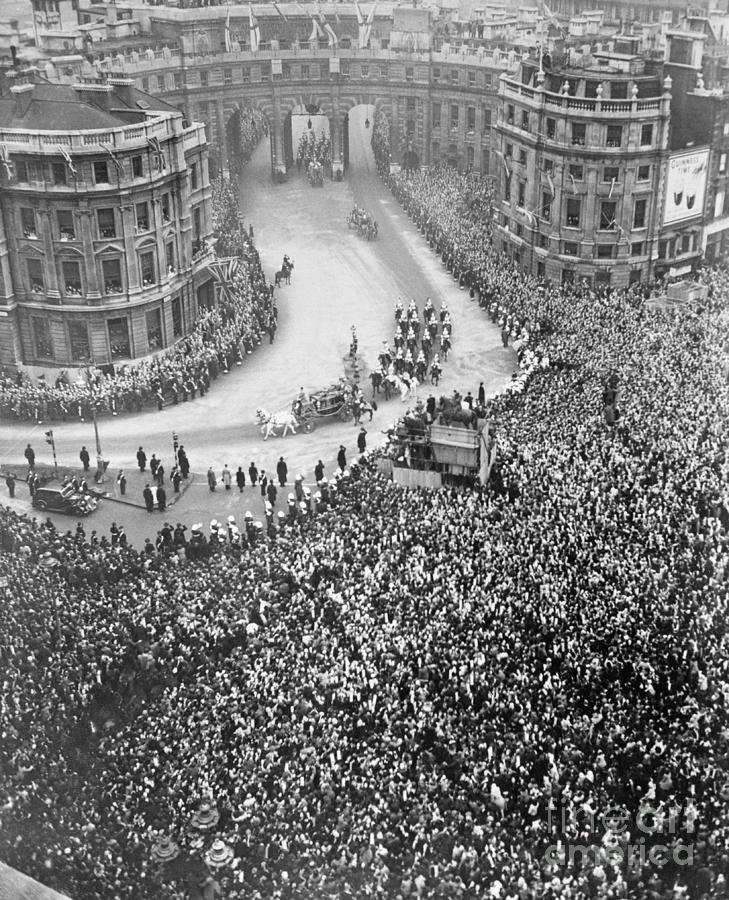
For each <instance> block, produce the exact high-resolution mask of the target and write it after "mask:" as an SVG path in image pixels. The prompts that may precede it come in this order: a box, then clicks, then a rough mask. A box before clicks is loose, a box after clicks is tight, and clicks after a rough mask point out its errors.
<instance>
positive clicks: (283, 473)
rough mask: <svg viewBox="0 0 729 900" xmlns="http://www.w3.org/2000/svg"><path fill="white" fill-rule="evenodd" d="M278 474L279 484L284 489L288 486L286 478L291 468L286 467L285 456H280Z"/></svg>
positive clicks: (277, 467)
mask: <svg viewBox="0 0 729 900" xmlns="http://www.w3.org/2000/svg"><path fill="white" fill-rule="evenodd" d="M276 474H277V475H278V483H279V485H280V486H281V487H284V486H285V484H286V478H287V477H288V474H289V467H288V466H287V465H286V461H285V460H284V458H283V456H279V458H278V462H277V463H276Z"/></svg>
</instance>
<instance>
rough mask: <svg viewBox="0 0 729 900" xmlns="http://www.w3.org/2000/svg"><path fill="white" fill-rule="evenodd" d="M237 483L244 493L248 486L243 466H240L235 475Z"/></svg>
mask: <svg viewBox="0 0 729 900" xmlns="http://www.w3.org/2000/svg"><path fill="white" fill-rule="evenodd" d="M235 483H236V484H237V485H238V490H239V491H240V492H241V494H242V493H243V488H244V487H245V486H246V473H245V472H244V471H243V467H242V466H238V471H237V472H236V473H235Z"/></svg>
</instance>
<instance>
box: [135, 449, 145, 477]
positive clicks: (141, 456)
mask: <svg viewBox="0 0 729 900" xmlns="http://www.w3.org/2000/svg"><path fill="white" fill-rule="evenodd" d="M137 465H138V466H139V471H140V472H144V470H145V469H146V468H147V454H146V453H145V452H144V450H142V448H141V447H140V448H139V450H137Z"/></svg>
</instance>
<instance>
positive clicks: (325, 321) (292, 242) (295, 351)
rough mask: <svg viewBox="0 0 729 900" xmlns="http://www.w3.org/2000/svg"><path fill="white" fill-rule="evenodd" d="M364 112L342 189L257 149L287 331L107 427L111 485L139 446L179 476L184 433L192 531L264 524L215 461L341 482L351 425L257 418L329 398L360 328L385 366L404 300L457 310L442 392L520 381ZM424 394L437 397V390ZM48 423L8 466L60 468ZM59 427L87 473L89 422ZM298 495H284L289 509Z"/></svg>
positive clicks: (256, 212) (103, 431) (368, 357)
mask: <svg viewBox="0 0 729 900" xmlns="http://www.w3.org/2000/svg"><path fill="white" fill-rule="evenodd" d="M364 117H365V108H364V107H359V108H355V109H354V110H353V111H352V113H351V114H350V122H351V123H352V125H351V129H350V143H349V146H350V162H351V167H350V171H349V172H348V174H347V177H346V178H345V180H344V182H342V183H340V184H337V183H334V182H331V181H326V182H325V184H324V187H323V188H318V187H317V188H314V187H311V186H310V185H309V183H308V181H307V180H306V179H305V177H304V175H303V174H301V175H297V173H296V171H295V169H294V171H293V172H292V173H290V176H289V180H288V182H287V183H286V184H284V185H279V186H275V185H273V184H272V182H271V178H270V153H269V146H268V143H267V142H264V143H262V144H261V145H260V146H259V148H258V150H257V151H256V153H255V155H254V158H253V159H252V160H251V162H250V163H249V165H248V166H247V167H246V169H245V172H244V176H243V178H242V179H241V195H242V211H243V217H244V220H245V222H246V223H248V222H251V223H252V224H253V227H254V231H255V241H256V245H257V247H258V249H259V251H260V253H261V257H262V260H263V263H264V268H265V270H266V272H267V273H268V274H269V277H270V278H271V279H273V273H274V272H275V270H276V269H278V268H279V267H280V263H281V260H282V257H283V254H284V253H288V254H289V256H291V257H292V258H293V260H294V262H295V269H294V272H293V275H292V283H291V285H290V286H288V287H282V288H280V289H277V291H276V299H277V304H278V307H279V323H278V324H279V328H278V332H277V334H276V341H275V343H274V344H272V345H269V344H268V343H266V344H265V345H262V346H260V347H259V348H257V349H256V351H255V352H254V353H253V354H252V355H250V356H249V357H248V358H247V359H246V360H245V362H244V363H243V365H242V366H240V367H237V368H236V369H235V370H234V371H232V372H231V373H230V374H228V375H221V376H220V377H219V378H218V380H217V381H216V382H214V383H213V386H212V388H211V390H210V392H209V393H208V394H207V395H206V396H205V397H204V398H198V399H197V400H195V401H192V402H190V403H186V404H181V405H179V406H176V407H169V408H167V409H165V410H163V411H162V412H155V411H150V412H145V413H142V414H140V415H133V416H126V415H125V416H119V417H118V418H113V419H112V418H108V417H104V418H102V419H100V421H99V431H100V436H101V443H102V449H103V453H104V456H105V458H107V459H109V461H110V464H109V475H111V476H112V478H113V477H115V475H116V472H117V471H118V469H119V468H124V469H125V470H133V469H134V468H135V465H136V461H135V453H136V450H137V447H138V446H139V445H140V444H141V445H142V446H144V448H145V450H146V452H147V455H148V456H151V454H152V453H153V452H154V453H156V454H157V456H158V457H159V458H161V459H162V460H163V463H164V465H165V467H166V469H167V471H168V472H169V470H170V469H171V468H172V440H171V434H172V431H173V430H174V431H176V432H177V433H178V434H179V436H180V440H181V442H182V443H183V444H184V446H185V449H186V450H187V453H188V456H189V458H190V462H191V465H192V469H193V473H194V484H193V485H192V486H191V487H190V489H189V490H188V491H187V492H186V493H185V495H184V496H183V497H182V499H181V500H180V501H179V503H178V504H177V506H175V507H174V509H173V510H170V511H169V516H165V518H169V519H171V520H173V521H178V520H179V521H183V522H186V523H188V524H190V523H191V522H193V521H196V520H201V521H205V520H209V519H210V518H212V517H217V518H220V517H221V516H222V517H225V516H227V515H228V514H231V513H232V514H234V515H236V516H242V515H243V513H244V512H245V510H246V509H248V508H251V509H252V511H253V512H254V515H256V516H257V517H260V515H261V513H262V508H263V506H262V502H261V498H260V495H259V493H258V492H257V491H256V492H255V493H254V492H253V491H252V490H251V489H250V488H247V489H246V492H245V493H244V495H242V496H241V495H239V494H238V492H237V490H235V489H234V491H232V492H230V494H228V495H225V494H222V493H221V492H220V487H219V488H218V491H217V492H216V494H210V493H209V491H208V490H207V487H206V485H205V473H206V471H207V468H208V466H213V468H214V469H215V471H216V473H218V476H219V473H220V470H221V469H222V467H223V465H224V464H226V463H227V464H228V466H229V468H230V469H232V470H233V471H235V469H236V468H237V467H238V466H239V465H242V466H243V469H244V470H245V471H246V472H247V469H248V465H249V464H250V462H251V461H252V460H254V461H255V462H256V465H257V466H258V468H259V469H261V468H265V469H268V470H270V471H272V470H275V464H276V460H277V459H278V457H279V455H283V456H284V457H285V458H286V460H287V462H288V466H289V473H290V482H291V483H292V482H293V478H294V477H295V475H296V474H297V473H298V472H301V473H302V474H304V476H305V480H306V482H312V481H313V467H314V465H315V464H316V461H317V460H318V459H320V458H321V459H322V460H323V461H324V464H325V467H326V471H327V473H331V471H332V470H333V468H334V465H335V457H336V454H337V450H338V448H339V445H340V444H344V445H345V446H346V447H347V452H348V456H349V458H350V459H352V458H353V457H354V456H355V455H356V445H355V437H356V434H357V430H358V429H356V428H354V427H353V425H352V423H351V422H350V423H347V424H343V423H341V422H338V421H335V422H325V423H322V424H321V425H320V426H319V427H317V429H316V430H315V431H314V432H313V433H312V434H309V435H306V434H303V433H300V434H297V435H289V436H287V437H286V438H284V439H281V438H277V439H274V438H271V439H269V441H267V442H265V443H264V441H263V438H262V436H261V433H260V430H259V429H258V427H257V426H256V424H255V411H256V408H257V407H259V406H260V407H265V408H266V409H268V410H270V411H279V410H284V409H289V408H290V406H291V402H292V401H293V399H294V398H295V396H296V394H297V393H298V391H299V387H300V386H303V387H304V388H305V389H307V390H311V391H314V390H318V389H321V388H325V387H327V386H328V385H330V384H331V383H332V382H334V381H336V380H337V379H338V378H339V377H340V376H341V375H343V374H344V358H345V357H346V355H347V352H348V349H349V343H350V339H351V330H350V329H351V326H352V325H355V326H356V328H357V335H358V339H359V350H360V354H361V356H362V358H363V360H364V364H365V366H366V367H367V371H369V369H370V368H371V367H373V366H374V365H376V363H377V354H378V352H379V350H380V348H381V346H382V342H383V340H385V339H387V340H390V341H391V339H392V335H393V326H394V316H393V312H394V306H395V303H396V301H397V299H398V297H400V298H402V299H403V301H404V302H405V303H407V302H408V301H409V299H410V298H411V297H414V298H415V299H416V301H418V303H419V305H420V306H421V307H422V305H423V303H424V301H425V298H426V297H428V296H429V297H430V298H431V299H432V300H433V303H434V304H435V305H436V307H438V306H439V305H440V303H441V300H442V299H445V300H446V302H447V303H448V306H449V308H450V310H451V318H452V320H453V325H454V328H453V337H454V349H453V351H452V353H451V355H450V356H449V358H448V362H447V363H446V365H445V367H444V377H443V379H442V381H441V384H440V387H439V388H438V390H437V394H441V393H450V392H452V391H453V390H454V389H455V388H457V389H459V390H462V391H464V392H465V391H467V390H469V389H470V390H472V391H474V393H475V391H476V389H477V387H478V384H479V382H480V381H483V382H484V384H485V386H486V391H487V394H491V393H493V392H496V391H498V390H499V389H500V387H501V386H502V385H504V384H505V383H506V382H507V381H508V380H509V378H510V376H511V373H512V371H513V368H514V362H515V360H514V354H513V352H512V351H511V349H509V350H505V349H504V348H503V347H502V346H501V340H500V336H499V333H498V330H497V329H496V328H495V327H494V326H493V325H491V323H490V322H489V320H488V319H487V317H486V316H485V315H484V313H483V311H482V310H480V309H479V307H478V305H477V304H476V303H475V302H473V301H471V300H469V297H468V294H467V292H465V291H460V290H459V289H458V288H457V287H456V286H455V284H454V282H453V280H452V278H451V277H450V276H449V275H448V273H447V272H446V271H445V270H444V268H443V267H442V266H441V264H440V261H439V260H438V259H437V258H436V257H435V255H434V254H433V253H432V251H431V250H430V248H429V247H428V246H427V244H426V242H425V240H424V239H423V238H422V236H421V235H420V234H419V233H418V232H417V230H416V229H415V228H414V227H413V225H412V224H411V223H410V221H409V219H408V218H407V217H406V216H405V215H404V213H403V212H402V211H401V210H400V208H399V206H398V204H397V203H396V201H395V200H394V198H393V197H392V196H391V194H390V193H389V191H388V190H387V188H386V187H385V186H384V185H383V184H382V182H381V181H380V179H379V177H378V176H377V174H376V169H375V164H374V159H373V157H372V152H371V149H370V146H369V140H370V136H371V132H370V131H369V130H368V129H366V128H365V127H364V121H363V120H364ZM355 200H356V201H357V203H359V204H360V205H361V206H364V207H365V208H366V209H367V210H368V211H369V212H370V213H371V214H372V215H374V217H375V218H376V219H377V221H378V224H379V238H378V240H377V241H373V242H372V243H368V242H367V241H366V240H365V239H364V238H361V237H359V236H358V235H357V234H356V233H355V232H354V231H350V230H349V229H348V228H347V224H346V218H347V214H348V213H349V211H350V209H351V208H352V205H353V203H354V201H355ZM364 379H366V374H365V375H364ZM363 388H364V390H365V393H366V394H367V395H368V396H369V381H367V380H363ZM421 393H424V396H425V397H427V395H428V393H429V390H428V385H426V386H424V388H423V390H422V391H421ZM401 411H402V405H401V403H400V401H399V398H396V399H393V400H391V401H390V402H389V403H388V404H382V405H381V406H380V408H379V410H378V412H377V413H376V414H375V417H374V420H373V422H372V423H371V424H369V423H367V422H365V427H366V428H367V430H368V435H367V441H368V446H373V445H375V444H377V443H379V442H380V440H381V439H382V434H381V432H382V430H383V429H385V428H387V426H388V425H389V424H390V423H391V422H392V421H393V420H394V419H395V418H396V417H397V416H398V415H399V414H400V412H401ZM48 427H50V426H49V425H47V424H46V425H42V426H31V425H29V424H20V425H2V426H0V462H2V464H3V466H6V465H7V464H8V463H13V464H15V465H17V464H18V463H20V462H21V461H22V459H23V448H24V447H25V445H26V443H28V442H30V443H31V444H32V445H33V447H34V449H35V451H36V454H37V456H38V461H39V462H42V463H44V464H45V463H50V462H51V459H50V452H49V451H50V448H49V447H48V446H47V445H46V444H45V442H44V436H43V432H44V431H45V430H46V429H47V428H48ZM52 427H53V430H54V433H55V438H56V447H57V451H58V458H59V462H60V463H61V464H62V465H73V466H76V465H78V464H79V461H78V452H79V450H80V448H81V445H82V444H85V445H86V446H87V447H88V448H89V450H90V451H91V453H92V456H93V455H94V435H93V429H92V426H91V423H89V422H86V423H74V424H65V425H59V424H57V423H53V424H52ZM21 471H24V469H23V470H21ZM140 487H141V485H139V486H137V485H136V482H135V483H134V485H130V490H132V489H133V490H135V491H137V492H138V491H139V489H140ZM0 491H1V492H2V493H3V494H4V496H5V497H7V492H6V491H5V487H4V485H0ZM170 493H171V489H170ZM286 493H287V492H286V491H284V492H282V493H280V494H279V501H281V500H283V502H284V505H285V501H286ZM17 494H18V498H19V501H18V502H17V504H16V507H15V508H17V509H18V510H27V509H28V503H27V496H28V495H27V490H26V489H25V486H24V485H18V491H17ZM135 499H141V498H135ZM279 506H280V502H279ZM152 519H154V522H152V521H151V520H152ZM112 520H115V521H117V522H123V523H124V524H125V526H126V528H127V533H128V534H129V537H130V539H131V540H132V541H133V542H134V543H137V541H138V540H140V539H143V538H144V537H146V536H147V534H148V533H149V532H150V531H151V535H152V536H153V535H154V532H155V531H156V528H157V527H159V524H158V523H161V521H162V520H163V517H162V515H161V514H159V513H157V514H154V516H149V515H148V514H147V513H146V512H144V511H142V510H138V509H136V508H134V507H131V506H128V505H125V506H122V505H120V504H115V503H111V502H106V503H102V504H101V505H100V508H99V510H98V511H97V512H96V513H95V514H94V515H93V517H92V518H91V519H90V520H89V521H88V527H89V528H95V529H96V530H97V531H99V532H100V533H101V532H104V531H107V530H108V525H109V524H110V523H111V521H112ZM56 523H57V526H58V527H63V528H64V529H65V528H68V527H71V526H74V525H75V522H74V521H73V520H72V519H70V518H68V517H64V516H59V517H57V518H56ZM92 523H93V524H92Z"/></svg>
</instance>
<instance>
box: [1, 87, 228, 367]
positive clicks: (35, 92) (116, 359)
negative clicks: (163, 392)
mask: <svg viewBox="0 0 729 900" xmlns="http://www.w3.org/2000/svg"><path fill="white" fill-rule="evenodd" d="M0 144H1V145H2V154H3V155H2V160H0V161H1V162H2V170H1V172H0V201H1V203H0V205H1V209H2V215H1V217H0V218H1V221H0V228H1V229H2V230H1V231H0V274H1V275H2V284H0V365H2V366H4V367H14V366H17V365H22V366H24V367H30V366H38V367H44V368H47V367H51V366H57V367H80V366H84V365H88V364H90V363H93V364H95V365H97V366H104V365H122V364H124V363H125V362H127V361H129V360H132V359H138V358H140V357H145V356H149V355H152V354H155V353H157V352H159V351H160V350H162V349H164V348H165V347H169V346H170V345H172V344H174V343H175V341H177V340H178V339H180V338H181V337H183V336H184V335H185V334H186V333H187V332H188V331H189V330H190V328H191V326H192V325H193V324H194V321H195V319H196V316H197V311H198V308H199V306H200V305H201V304H202V305H208V304H210V303H211V302H212V299H213V289H212V282H211V279H210V275H209V274H208V273H207V271H206V265H207V263H208V262H209V261H210V260H211V259H212V252H211V250H210V244H209V242H210V238H211V216H210V184H209V176H208V160H207V156H208V150H207V144H206V139H205V133H204V128H203V126H202V125H190V126H188V125H187V124H186V122H185V121H184V117H183V114H182V113H180V112H179V111H177V110H176V109H174V108H173V107H171V106H170V105H169V104H166V103H164V102H162V101H160V100H158V99H156V98H153V97H150V96H149V95H144V94H142V93H140V92H139V91H137V90H136V88H135V87H134V85H133V82H132V81H130V80H128V79H123V78H109V79H108V80H103V81H95V82H79V83H76V84H72V85H51V84H48V83H47V82H40V81H34V80H29V81H26V83H22V84H16V85H15V86H13V87H12V88H11V89H10V91H9V93H8V94H7V96H5V97H3V98H1V99H0Z"/></svg>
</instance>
